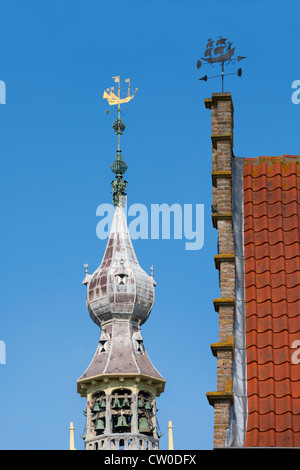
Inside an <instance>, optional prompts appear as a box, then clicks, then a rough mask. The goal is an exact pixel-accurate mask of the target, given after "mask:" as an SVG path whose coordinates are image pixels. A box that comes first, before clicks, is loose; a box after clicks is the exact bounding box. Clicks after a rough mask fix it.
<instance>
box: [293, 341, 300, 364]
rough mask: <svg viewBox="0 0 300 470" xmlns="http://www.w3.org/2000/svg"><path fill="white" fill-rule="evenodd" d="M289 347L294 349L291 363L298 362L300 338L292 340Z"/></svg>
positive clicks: (299, 359) (299, 357) (299, 360)
mask: <svg viewBox="0 0 300 470" xmlns="http://www.w3.org/2000/svg"><path fill="white" fill-rule="evenodd" d="M291 348H292V349H296V351H294V352H293V354H292V363H293V364H300V340H299V339H295V341H293V343H292V346H291Z"/></svg>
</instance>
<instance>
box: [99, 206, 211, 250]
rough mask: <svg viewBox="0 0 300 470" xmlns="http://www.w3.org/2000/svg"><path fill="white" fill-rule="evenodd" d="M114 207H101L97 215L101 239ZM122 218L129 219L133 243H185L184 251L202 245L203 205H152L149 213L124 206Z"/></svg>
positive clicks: (109, 223) (104, 235)
mask: <svg viewBox="0 0 300 470" xmlns="http://www.w3.org/2000/svg"><path fill="white" fill-rule="evenodd" d="M114 212H115V207H114V206H113V204H100V205H99V206H98V207H97V210H96V215H97V216H99V217H101V220H100V222H98V224H97V228H96V233H97V236H98V238H100V240H105V239H107V238H108V236H109V232H110V228H111V224H112V220H113V216H114ZM124 212H125V216H126V218H127V219H128V217H132V220H131V221H130V222H129V223H128V230H129V233H130V237H131V239H132V240H137V239H138V238H141V239H144V240H145V239H146V240H147V239H152V240H158V239H160V238H161V239H163V240H170V239H171V238H173V239H174V240H183V239H185V240H188V241H186V243H185V249H186V250H201V248H202V247H203V245H204V204H196V205H194V206H193V204H184V205H183V206H182V205H180V204H176V203H175V204H172V205H171V206H169V205H168V204H165V203H164V204H151V208H150V211H148V208H147V206H145V205H144V204H132V205H131V206H129V207H127V205H126V204H125V206H124Z"/></svg>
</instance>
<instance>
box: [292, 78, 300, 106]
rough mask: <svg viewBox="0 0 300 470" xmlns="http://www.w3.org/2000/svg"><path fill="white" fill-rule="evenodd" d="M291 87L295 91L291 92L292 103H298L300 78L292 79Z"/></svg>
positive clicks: (299, 100)
mask: <svg viewBox="0 0 300 470" xmlns="http://www.w3.org/2000/svg"><path fill="white" fill-rule="evenodd" d="M292 89H295V91H294V92H293V93H292V96H291V99H292V103H293V104H299V103H300V80H294V81H293V83H292Z"/></svg>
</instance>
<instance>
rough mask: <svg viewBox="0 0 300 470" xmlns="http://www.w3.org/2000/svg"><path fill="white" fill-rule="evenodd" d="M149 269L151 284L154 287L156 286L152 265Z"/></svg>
mask: <svg viewBox="0 0 300 470" xmlns="http://www.w3.org/2000/svg"><path fill="white" fill-rule="evenodd" d="M150 271H151V275H150V276H151V277H152V282H153V285H154V287H155V286H157V284H156V282H155V280H154V269H153V266H150Z"/></svg>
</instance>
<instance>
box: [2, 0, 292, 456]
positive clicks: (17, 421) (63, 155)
mask: <svg viewBox="0 0 300 470" xmlns="http://www.w3.org/2000/svg"><path fill="white" fill-rule="evenodd" d="M299 13H300V5H299V2H297V1H290V2H288V3H286V2H274V1H272V2H271V1H257V0H254V1H252V2H240V1H230V0H229V1H224V0H223V1H211V2H204V1H200V0H197V1H194V0H185V1H183V0H180V1H179V0H160V1H156V0H154V1H153V0H151V1H149V2H141V1H134V0H128V1H126V2H124V1H123V2H121V1H119V0H116V1H115V2H113V4H112V3H111V2H107V1H101V0H97V1H96V0H86V1H84V2H83V1H79V0H59V1H58V0H52V1H48V0H46V1H43V2H40V1H37V0H36V1H33V0H28V1H27V2H23V1H21V0H12V1H10V2H8V1H2V2H1V18H2V21H1V29H0V41H1V60H0V80H3V81H5V84H6V92H7V95H6V101H7V102H6V105H2V106H1V107H0V136H1V138H0V155H1V172H0V179H1V184H0V195H1V222H2V224H1V226H2V230H1V247H2V249H1V251H0V259H1V315H0V340H2V341H5V344H6V353H7V357H6V364H2V365H0V380H1V387H0V423H1V424H0V447H1V449H67V448H68V445H69V429H68V428H69V423H70V421H73V422H74V426H75V445H76V447H77V449H82V448H83V441H82V439H81V438H80V437H79V435H80V433H82V431H83V427H84V416H83V413H82V410H83V409H84V407H85V399H84V398H81V397H80V396H79V395H78V394H77V391H76V380H77V378H78V377H79V376H80V375H81V374H82V373H83V372H84V370H85V369H86V367H87V366H88V364H89V362H90V360H91V358H92V356H93V354H94V352H95V349H96V346H97V342H98V339H99V329H98V327H97V326H96V325H95V324H94V323H93V322H92V321H91V320H90V318H89V316H88V313H87V311H86V307H85V288H84V286H82V280H83V277H84V268H83V264H84V263H88V264H89V271H90V272H93V271H94V270H95V269H96V268H97V267H98V265H99V264H100V262H101V259H102V256H103V253H104V249H105V241H103V240H99V239H98V238H97V236H96V226H97V223H98V222H99V218H97V217H96V209H97V207H98V206H99V205H100V204H102V203H110V202H111V187H110V182H111V180H112V176H113V175H112V173H111V171H110V165H111V163H112V161H113V160H114V158H115V150H116V137H115V135H114V132H113V130H112V127H111V126H112V124H113V119H114V116H113V115H112V114H110V115H108V116H107V115H106V113H105V109H107V103H106V102H105V101H104V100H103V99H102V93H103V90H104V89H105V88H107V87H109V86H112V85H113V81H112V78H111V77H113V76H115V75H120V76H121V79H125V78H127V77H130V78H131V83H132V87H134V88H135V87H138V89H139V91H138V93H137V95H136V98H135V99H134V100H133V101H132V102H131V103H130V104H129V105H128V106H127V107H126V113H125V115H124V120H125V123H126V126H127V127H126V131H125V133H124V135H123V138H122V149H123V156H124V159H125V161H126V163H127V164H128V166H129V169H128V171H127V173H126V179H127V180H128V187H127V189H128V204H129V205H130V204H133V203H141V204H145V205H146V206H147V207H150V205H151V204H161V203H167V204H173V203H179V204H182V205H183V204H193V205H195V204H204V207H205V241H204V246H203V248H202V249H201V250H199V251H187V250H185V240H172V239H171V240H162V239H159V240H151V239H149V240H136V241H135V242H134V247H135V251H136V254H137V256H138V259H139V262H140V264H141V266H142V267H143V268H144V269H145V270H147V271H148V272H149V267H150V266H151V265H153V266H154V269H155V279H156V282H157V284H158V285H157V288H156V302H155V305H154V308H153V311H152V313H151V315H150V318H149V320H148V321H147V323H146V324H145V325H144V326H143V327H142V334H143V338H144V343H145V346H146V349H147V351H148V354H149V356H150V358H151V360H152V362H153V363H154V364H155V366H156V367H157V369H158V370H159V371H160V372H161V373H162V375H163V376H164V377H165V378H166V380H167V384H166V388H165V393H164V394H163V395H162V396H161V397H160V398H159V399H158V408H159V413H158V419H159V424H160V427H161V430H162V432H164V436H163V437H162V439H161V448H162V449H166V448H167V425H168V421H169V420H172V421H173V426H174V445H175V448H176V449H212V446H213V408H212V407H210V405H209V404H208V402H207V399H206V392H208V391H213V390H216V359H215V358H214V357H213V356H212V354H211V351H210V344H211V343H213V342H216V341H217V340H218V318H217V314H216V312H215V311H214V308H213V303H212V301H213V299H214V298H215V297H218V296H219V286H218V272H217V271H216V269H215V267H214V260H213V257H214V255H215V254H216V253H217V233H216V230H215V229H213V227H212V224H211V212H210V206H211V202H212V187H211V140H210V134H211V118H210V112H209V111H208V110H206V109H205V107H204V99H205V98H206V97H209V96H210V95H211V93H212V92H219V91H220V90H221V88H220V86H221V84H220V81H219V80H216V79H214V80H211V81H208V82H207V83H205V82H201V81H198V78H199V77H200V76H202V75H203V74H204V73H202V72H201V70H200V71H198V70H197V68H196V63H197V60H198V58H200V57H201V56H202V55H203V52H204V48H205V45H206V41H207V39H208V38H216V37H218V36H220V35H222V36H225V37H228V38H230V39H231V40H232V41H234V43H235V44H236V46H237V53H238V54H239V55H241V56H247V59H246V60H244V61H243V62H241V66H242V69H243V76H242V78H241V79H240V78H238V77H228V79H227V80H225V91H230V92H231V93H232V97H233V101H234V108H235V123H234V124H235V127H234V133H235V137H234V151H235V154H236V155H237V156H244V157H257V156H259V155H282V154H299V149H300V142H299V119H300V105H298V106H297V105H294V104H292V101H291V95H292V89H291V85H292V82H293V81H294V80H299V79H300V70H299V24H298V23H299ZM234 70H235V68H234V66H232V69H230V70H229V71H234ZM212 71H214V72H215V70H214V69H213V70H212ZM212 71H211V72H212ZM207 72H208V74H209V72H210V71H209V70H207ZM205 73H206V71H205ZM211 74H212V73H211ZM214 74H215V73H214ZM20 430H21V432H20Z"/></svg>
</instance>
